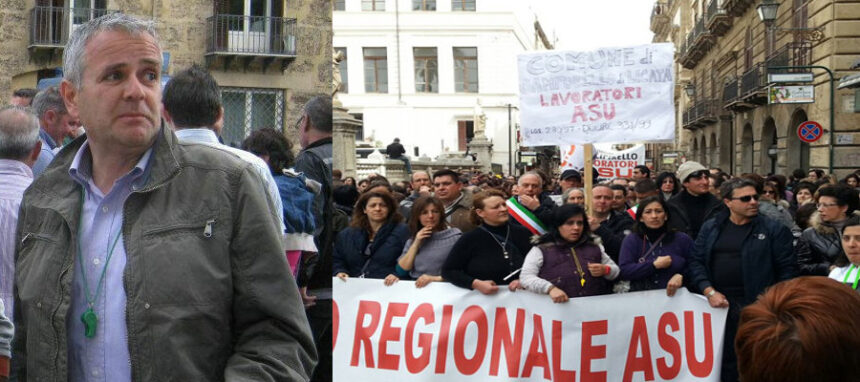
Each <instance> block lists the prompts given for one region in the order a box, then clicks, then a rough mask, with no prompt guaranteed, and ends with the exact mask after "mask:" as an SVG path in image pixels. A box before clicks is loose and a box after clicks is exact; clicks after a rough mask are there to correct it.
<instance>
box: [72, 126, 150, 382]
mask: <svg viewBox="0 0 860 382" xmlns="http://www.w3.org/2000/svg"><path fill="white" fill-rule="evenodd" d="M151 156H152V147H150V148H149V150H147V151H146V153H144V154H143V156H142V157H141V158H140V160H139V161H138V162H137V165H135V167H134V168H133V169H132V170H131V171H129V172H128V173H127V174H125V175H123V176H122V177H120V178H119V179H117V180H116V182H114V184H113V187H112V188H111V189H110V191H109V192H108V193H107V194H103V193H102V191H101V190H100V189H99V188H98V187H97V186H96V185H95V183H94V182H93V178H92V156H91V154H90V149H89V142H84V144H83V145H82V146H81V148H80V149H78V152H77V154H75V159H74V161H72V165H71V167H70V168H69V176H71V177H72V179H74V180H75V181H76V182H77V183H79V184H80V185H81V186H82V187H83V188H84V190H85V194H84V195H85V199H84V205H83V207H82V218H81V226H80V227H79V228H78V235H79V236H78V238H79V239H80V249H81V254H80V255H79V256H78V257H76V258H75V266H74V271H73V272H72V274H73V278H72V301H71V313H70V314H69V316H68V319H67V323H66V327H67V328H68V344H69V354H68V356H69V358H68V359H69V380H70V381H73V382H83V381H100V382H101V381H103V382H107V381H111V382H114V381H120V382H121V381H130V380H131V358H130V355H129V351H128V331H127V328H126V316H125V309H126V294H125V287H124V285H123V272H124V270H125V265H126V255H127V254H126V251H125V246H124V243H123V237H122V222H123V205H124V204H125V201H126V199H128V196H129V195H130V194H131V193H132V191H135V190H139V189H140V188H142V187H143V185H144V184H145V183H146V178H147V175H148V172H149V171H148V168H149V160H150V157H151ZM117 235H118V236H119V238H118V241H117V244H116V247H115V248H114V251H113V255H112V256H111V258H110V262H109V263H108V264H107V269H106V270H105V277H104V281H103V282H102V283H103V285H102V288H101V291H100V292H99V294H98V298H97V299H96V300H95V301H94V306H93V311H94V312H95V313H96V316H98V325H97V327H96V334H95V337H93V338H86V337H85V336H84V330H85V328H84V324H83V323H82V322H81V315H83V313H84V312H85V311H86V310H87V308H88V305H87V301H88V300H87V296H86V295H85V292H84V280H83V277H82V276H83V275H82V274H81V262H80V260H81V259H83V266H84V268H85V269H86V279H87V280H86V283H87V287H88V288H89V293H90V296H89V298H93V294H94V293H95V290H96V285H97V284H98V281H99V278H100V276H101V273H102V269H103V268H104V267H105V262H106V260H107V256H108V252H109V251H110V246H111V244H113V242H114V240H115V239H116V238H117ZM76 252H77V251H76Z"/></svg>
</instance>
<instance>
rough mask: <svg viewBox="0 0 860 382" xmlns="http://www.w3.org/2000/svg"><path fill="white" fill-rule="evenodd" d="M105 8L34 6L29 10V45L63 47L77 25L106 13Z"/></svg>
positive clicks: (33, 46)
mask: <svg viewBox="0 0 860 382" xmlns="http://www.w3.org/2000/svg"><path fill="white" fill-rule="evenodd" d="M109 12H113V11H108V10H107V9H94V8H63V7H48V6H36V7H33V9H31V10H30V47H31V48H40V47H43V48H63V47H65V45H66V42H68V41H69V35H70V34H71V33H72V31H73V30H75V28H77V26H78V25H81V24H83V23H86V22H87V21H90V20H92V19H95V18H98V17H101V16H103V15H106V14H107V13H109Z"/></svg>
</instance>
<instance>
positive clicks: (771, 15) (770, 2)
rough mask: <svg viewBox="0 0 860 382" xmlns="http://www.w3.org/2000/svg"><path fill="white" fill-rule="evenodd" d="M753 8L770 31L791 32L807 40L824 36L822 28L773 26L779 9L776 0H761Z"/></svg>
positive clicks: (814, 39)
mask: <svg viewBox="0 0 860 382" xmlns="http://www.w3.org/2000/svg"><path fill="white" fill-rule="evenodd" d="M755 9H756V12H757V13H758V18H759V19H760V20H761V21H763V22H764V25H765V27H767V29H768V30H770V31H772V32H771V33H776V32H791V33H794V34H796V35H799V36H801V37H802V39H803V40H809V41H820V40H821V39H822V38H824V32H823V31H822V28H777V27H775V25H776V17H777V11H778V10H779V3H778V2H776V0H762V1H761V3H759V5H757V6H756V7H755ZM771 38H772V37H771Z"/></svg>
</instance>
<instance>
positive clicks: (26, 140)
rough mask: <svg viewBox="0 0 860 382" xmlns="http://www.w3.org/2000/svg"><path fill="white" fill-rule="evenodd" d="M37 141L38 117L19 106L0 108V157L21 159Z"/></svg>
mask: <svg viewBox="0 0 860 382" xmlns="http://www.w3.org/2000/svg"><path fill="white" fill-rule="evenodd" d="M37 142H39V119H37V118H36V116H35V115H33V113H32V112H30V111H29V110H27V109H26V108H23V107H20V106H13V105H9V106H4V107H2V108H0V159H12V160H21V159H24V158H26V157H27V155H28V154H30V152H31V151H33V147H35V146H36V143H37Z"/></svg>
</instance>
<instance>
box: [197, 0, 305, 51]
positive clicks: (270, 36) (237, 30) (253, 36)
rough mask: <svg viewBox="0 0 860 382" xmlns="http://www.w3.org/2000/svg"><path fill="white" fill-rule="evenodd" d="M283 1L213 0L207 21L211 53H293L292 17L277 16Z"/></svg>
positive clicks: (281, 10)
mask: <svg viewBox="0 0 860 382" xmlns="http://www.w3.org/2000/svg"><path fill="white" fill-rule="evenodd" d="M284 2H285V0H215V15H214V16H213V17H212V18H210V19H209V20H208V22H209V25H210V28H211V29H210V31H211V36H210V39H209V41H207V43H208V44H209V49H210V52H212V51H217V52H229V53H234V54H258V55H294V54H295V50H296V41H295V30H294V29H295V19H285V18H283V17H280V16H281V15H282V14H283V12H284Z"/></svg>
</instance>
